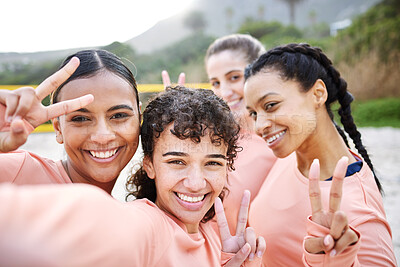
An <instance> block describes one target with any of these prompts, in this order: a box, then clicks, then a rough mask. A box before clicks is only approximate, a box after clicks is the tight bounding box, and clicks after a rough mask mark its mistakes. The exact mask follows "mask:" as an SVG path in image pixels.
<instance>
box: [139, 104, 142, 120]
mask: <svg viewBox="0 0 400 267" xmlns="http://www.w3.org/2000/svg"><path fill="white" fill-rule="evenodd" d="M139 123H140V124H141V123H142V102H141V101H139Z"/></svg>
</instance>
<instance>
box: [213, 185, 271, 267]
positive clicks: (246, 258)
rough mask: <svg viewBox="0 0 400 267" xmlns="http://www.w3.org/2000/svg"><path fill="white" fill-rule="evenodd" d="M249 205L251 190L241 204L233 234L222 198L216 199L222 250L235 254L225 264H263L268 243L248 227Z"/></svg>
mask: <svg viewBox="0 0 400 267" xmlns="http://www.w3.org/2000/svg"><path fill="white" fill-rule="evenodd" d="M249 205H250V191H248V190H245V191H244V193H243V198H242V202H241V204H240V209H239V214H238V221H237V227H236V234H235V235H234V236H232V235H231V233H230V231H229V226H228V222H227V220H226V217H225V212H224V207H223V206H222V202H221V199H220V198H216V199H215V204H214V207H215V214H216V217H217V224H218V228H219V232H220V236H221V242H222V251H223V252H225V253H233V254H235V255H234V256H233V257H231V259H230V260H229V261H228V262H227V263H226V264H225V265H224V266H226V267H235V266H243V264H245V265H246V266H249V265H252V266H253V264H254V266H261V259H262V256H263V255H264V252H265V249H266V243H265V240H264V238H263V237H262V236H258V237H257V234H256V232H255V231H254V229H253V228H251V227H247V216H248V212H249Z"/></svg>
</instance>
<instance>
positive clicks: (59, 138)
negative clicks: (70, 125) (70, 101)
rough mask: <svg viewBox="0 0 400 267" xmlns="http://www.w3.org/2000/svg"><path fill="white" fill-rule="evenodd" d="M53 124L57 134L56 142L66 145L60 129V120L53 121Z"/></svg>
mask: <svg viewBox="0 0 400 267" xmlns="http://www.w3.org/2000/svg"><path fill="white" fill-rule="evenodd" d="M51 122H52V123H53V128H54V131H55V132H56V141H57V143H59V144H63V143H64V139H63V135H62V132H61V127H60V120H59V119H58V118H54V119H52V120H51Z"/></svg>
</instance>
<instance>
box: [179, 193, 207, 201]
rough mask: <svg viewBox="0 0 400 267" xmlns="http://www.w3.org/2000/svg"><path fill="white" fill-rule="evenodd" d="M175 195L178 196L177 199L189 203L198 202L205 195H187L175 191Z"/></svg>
mask: <svg viewBox="0 0 400 267" xmlns="http://www.w3.org/2000/svg"><path fill="white" fill-rule="evenodd" d="M176 195H177V196H178V197H179V199H181V200H183V201H185V202H189V203H196V202H200V201H202V200H203V199H204V197H205V195H201V196H188V195H185V194H182V193H176Z"/></svg>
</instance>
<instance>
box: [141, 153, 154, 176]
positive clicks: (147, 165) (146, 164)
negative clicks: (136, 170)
mask: <svg viewBox="0 0 400 267" xmlns="http://www.w3.org/2000/svg"><path fill="white" fill-rule="evenodd" d="M143 169H144V171H145V172H146V173H147V176H148V177H149V178H150V179H154V178H156V172H155V170H154V165H153V162H152V161H151V159H150V158H149V157H144V159H143Z"/></svg>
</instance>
